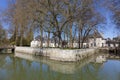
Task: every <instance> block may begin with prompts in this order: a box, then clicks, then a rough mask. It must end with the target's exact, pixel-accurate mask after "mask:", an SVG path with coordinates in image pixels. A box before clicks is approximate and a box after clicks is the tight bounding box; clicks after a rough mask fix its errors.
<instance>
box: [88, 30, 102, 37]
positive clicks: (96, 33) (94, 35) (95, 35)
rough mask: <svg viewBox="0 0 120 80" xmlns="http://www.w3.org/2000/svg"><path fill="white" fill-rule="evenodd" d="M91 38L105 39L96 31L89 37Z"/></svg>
mask: <svg viewBox="0 0 120 80" xmlns="http://www.w3.org/2000/svg"><path fill="white" fill-rule="evenodd" d="M89 38H103V37H102V35H101V34H100V33H99V32H98V31H95V32H94V33H93V34H91V35H89Z"/></svg>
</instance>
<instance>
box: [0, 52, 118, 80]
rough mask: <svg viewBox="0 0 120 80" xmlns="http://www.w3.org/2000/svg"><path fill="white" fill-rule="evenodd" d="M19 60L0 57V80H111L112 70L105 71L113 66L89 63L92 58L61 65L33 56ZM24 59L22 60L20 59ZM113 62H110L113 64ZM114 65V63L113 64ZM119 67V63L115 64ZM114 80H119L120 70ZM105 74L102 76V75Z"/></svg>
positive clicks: (10, 57) (23, 56)
mask: <svg viewBox="0 0 120 80" xmlns="http://www.w3.org/2000/svg"><path fill="white" fill-rule="evenodd" d="M19 56H20V57H21V58H17V57H14V56H13V55H0V80H88V79H89V80H108V79H109V80H112V79H113V78H112V79H110V78H108V77H110V75H111V74H112V72H111V73H109V74H108V73H107V72H110V71H113V70H109V71H107V67H108V65H109V67H110V69H112V68H113V66H111V65H112V64H111V65H110V63H111V60H109V62H105V63H102V64H96V63H91V62H92V60H93V59H94V56H93V57H91V58H88V59H85V60H83V61H81V62H77V63H63V62H57V61H51V60H48V59H46V58H40V57H35V56H27V55H23V54H22V55H19ZM22 58H24V59H22ZM113 62H114V61H112V63H113ZM114 64H116V63H114ZM116 65H117V66H120V61H118V62H117V64H116ZM115 70H117V72H114V73H115V74H116V77H117V78H115V77H114V80H119V78H120V77H119V76H120V69H118V67H117V68H116V69H115ZM105 73H107V74H106V76H104V75H103V74H105Z"/></svg>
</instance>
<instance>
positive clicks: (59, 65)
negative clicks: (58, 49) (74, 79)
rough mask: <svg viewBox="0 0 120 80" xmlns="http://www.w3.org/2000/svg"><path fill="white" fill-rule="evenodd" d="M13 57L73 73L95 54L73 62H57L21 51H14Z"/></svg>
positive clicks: (88, 61)
mask: <svg viewBox="0 0 120 80" xmlns="http://www.w3.org/2000/svg"><path fill="white" fill-rule="evenodd" d="M15 57H19V58H23V59H27V60H30V61H36V62H40V63H43V64H46V65H48V66H49V68H50V70H52V71H55V72H60V73H64V74H73V73H75V72H76V70H77V69H79V68H82V67H83V66H85V65H86V64H88V63H90V62H92V61H93V60H94V58H95V56H92V57H89V58H87V59H84V60H83V61H81V62H77V63H75V62H58V61H53V60H49V59H48V58H45V57H40V56H38V57H37V56H33V55H28V54H23V53H16V54H15Z"/></svg>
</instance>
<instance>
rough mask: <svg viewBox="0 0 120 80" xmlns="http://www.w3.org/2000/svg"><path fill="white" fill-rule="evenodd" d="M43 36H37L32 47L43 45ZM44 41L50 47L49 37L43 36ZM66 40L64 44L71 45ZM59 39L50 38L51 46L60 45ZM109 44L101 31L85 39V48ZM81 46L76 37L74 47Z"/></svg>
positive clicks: (44, 45) (45, 45) (44, 44)
mask: <svg viewBox="0 0 120 80" xmlns="http://www.w3.org/2000/svg"><path fill="white" fill-rule="evenodd" d="M40 39H41V37H40V36H37V37H36V38H35V40H33V41H32V42H31V47H40V45H41V41H40ZM42 42H43V47H48V38H47V37H42ZM63 42H65V44H66V45H63V43H62V46H63V47H64V46H67V47H68V46H70V43H69V42H67V41H63ZM80 44H81V43H80ZM58 46H59V45H58V40H56V43H55V40H54V38H50V40H49V47H58ZM105 46H107V44H106V39H104V38H103V37H102V35H101V34H100V33H99V32H95V33H94V34H91V35H89V36H88V38H87V40H85V42H84V43H83V48H88V47H89V48H95V47H105ZM78 47H79V43H78V39H75V41H74V42H73V48H78Z"/></svg>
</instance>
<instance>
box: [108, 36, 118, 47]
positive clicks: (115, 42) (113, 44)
mask: <svg viewBox="0 0 120 80" xmlns="http://www.w3.org/2000/svg"><path fill="white" fill-rule="evenodd" d="M106 44H107V46H108V47H119V46H120V36H118V37H114V38H113V39H112V40H111V39H108V40H107V42H106Z"/></svg>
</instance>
